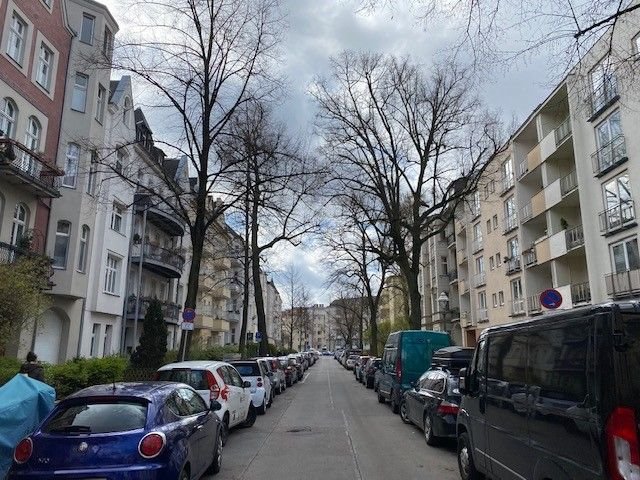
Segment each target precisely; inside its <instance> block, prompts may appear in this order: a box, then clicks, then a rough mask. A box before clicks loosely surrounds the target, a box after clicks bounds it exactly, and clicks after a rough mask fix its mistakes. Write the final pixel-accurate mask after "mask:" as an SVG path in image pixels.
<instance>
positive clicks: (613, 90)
mask: <svg viewBox="0 0 640 480" xmlns="http://www.w3.org/2000/svg"><path fill="white" fill-rule="evenodd" d="M617 95H618V85H617V82H616V80H615V78H614V77H612V76H611V77H610V78H607V79H605V80H604V81H603V82H602V84H601V85H600V86H599V87H597V88H596V89H595V91H594V92H593V93H592V94H591V114H592V115H595V114H597V113H598V112H599V111H600V110H602V108H604V107H605V106H606V105H607V104H608V103H609V102H610V101H611V100H613V99H614V98H615V97H616V96H617Z"/></svg>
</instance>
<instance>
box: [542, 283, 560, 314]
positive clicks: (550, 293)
mask: <svg viewBox="0 0 640 480" xmlns="http://www.w3.org/2000/svg"><path fill="white" fill-rule="evenodd" d="M540 304H541V305H542V306H543V307H545V308H548V309H549V310H554V309H556V308H558V307H559V306H560V305H562V294H561V293H560V292H559V291H557V290H555V289H553V288H549V289H548V290H545V291H544V292H542V293H541V294H540Z"/></svg>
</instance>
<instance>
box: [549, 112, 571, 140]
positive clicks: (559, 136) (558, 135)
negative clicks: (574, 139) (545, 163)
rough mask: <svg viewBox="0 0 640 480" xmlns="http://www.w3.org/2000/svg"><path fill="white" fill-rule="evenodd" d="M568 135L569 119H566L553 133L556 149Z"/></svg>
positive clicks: (569, 132) (569, 129)
mask: <svg viewBox="0 0 640 480" xmlns="http://www.w3.org/2000/svg"><path fill="white" fill-rule="evenodd" d="M569 135H571V118H570V117H567V118H565V119H564V121H563V122H562V123H561V124H560V125H558V126H557V127H556V129H555V130H554V131H553V136H554V138H555V140H556V147H558V146H559V145H560V144H561V143H562V142H563V141H564V140H565V139H566V138H567V137H568V136H569Z"/></svg>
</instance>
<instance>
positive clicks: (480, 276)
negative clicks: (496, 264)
mask: <svg viewBox="0 0 640 480" xmlns="http://www.w3.org/2000/svg"><path fill="white" fill-rule="evenodd" d="M472 283H473V286H474V288H478V287H481V286H483V285H486V284H487V274H486V273H485V272H480V273H476V274H475V275H474V276H473V282H472Z"/></svg>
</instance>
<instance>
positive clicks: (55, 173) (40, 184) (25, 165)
mask: <svg viewBox="0 0 640 480" xmlns="http://www.w3.org/2000/svg"><path fill="white" fill-rule="evenodd" d="M0 172H1V173H2V176H3V177H4V178H5V179H6V181H8V182H9V183H12V184H14V185H20V186H21V187H22V188H25V189H26V190H28V191H30V192H31V193H32V194H33V195H35V196H37V197H44V198H58V197H60V177H61V176H62V175H63V172H61V171H60V170H58V169H57V168H55V167H53V166H51V165H49V164H48V163H46V162H45V161H44V160H43V159H42V158H41V157H40V156H39V155H38V154H36V153H35V152H32V151H31V150H29V149H28V148H27V147H25V146H24V145H22V144H21V143H19V142H16V141H15V140H11V139H9V138H0Z"/></svg>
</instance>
